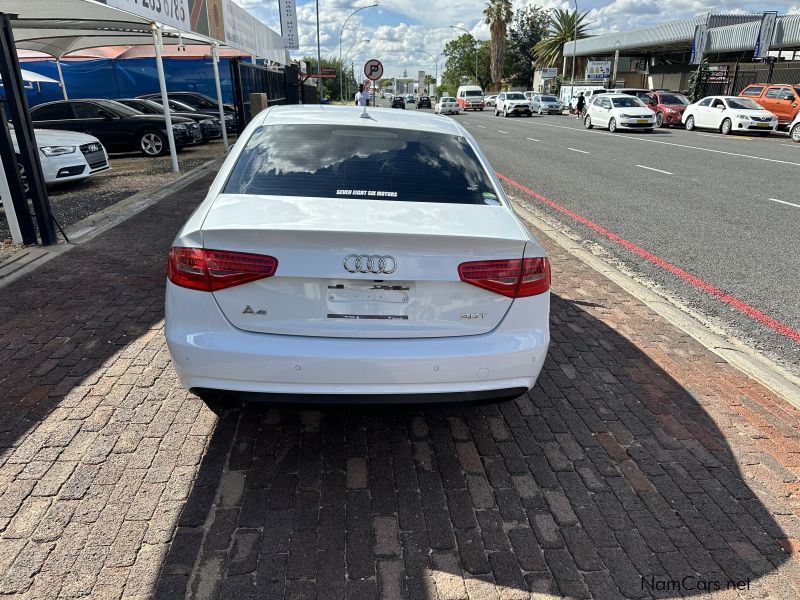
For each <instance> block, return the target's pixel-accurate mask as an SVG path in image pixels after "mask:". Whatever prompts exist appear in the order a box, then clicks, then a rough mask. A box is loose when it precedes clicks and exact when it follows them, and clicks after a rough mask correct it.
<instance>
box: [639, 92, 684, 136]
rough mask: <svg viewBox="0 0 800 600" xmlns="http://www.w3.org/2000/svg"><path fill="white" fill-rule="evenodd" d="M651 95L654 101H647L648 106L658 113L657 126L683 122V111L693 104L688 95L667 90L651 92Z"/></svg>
mask: <svg viewBox="0 0 800 600" xmlns="http://www.w3.org/2000/svg"><path fill="white" fill-rule="evenodd" d="M649 95H650V97H651V99H652V102H649V103H647V106H648V108H651V109H653V111H655V113H656V127H669V126H670V125H680V124H681V116H682V115H683V111H685V110H686V107H687V106H689V104H691V102H689V99H688V98H687V97H686V96H684V95H683V94H679V93H678V92H666V91H658V92H650V94H649ZM645 102H646V101H645Z"/></svg>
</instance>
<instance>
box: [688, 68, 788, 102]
mask: <svg viewBox="0 0 800 600" xmlns="http://www.w3.org/2000/svg"><path fill="white" fill-rule="evenodd" d="M731 66H732V67H733V69H732V70H733V72H732V73H731V72H730V70H731V69H730V68H729V70H728V72H727V73H726V74H724V75H723V74H720V73H719V72H718V71H717V72H712V73H710V74H709V75H708V77H707V78H706V80H705V81H703V82H701V87H700V97H703V96H727V95H730V96H735V95H737V94H739V92H741V91H742V90H743V89H744V88H746V87H747V86H748V85H750V84H753V83H788V84H796V83H797V82H800V64H798V63H797V62H790V63H766V64H765V63H742V64H740V63H736V64H735V65H731Z"/></svg>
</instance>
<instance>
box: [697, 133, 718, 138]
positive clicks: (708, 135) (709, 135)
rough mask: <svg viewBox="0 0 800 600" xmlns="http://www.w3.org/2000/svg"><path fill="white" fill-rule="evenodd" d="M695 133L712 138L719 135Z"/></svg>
mask: <svg viewBox="0 0 800 600" xmlns="http://www.w3.org/2000/svg"><path fill="white" fill-rule="evenodd" d="M697 135H700V136H703V137H713V138H715V137H719V136H716V135H714V134H713V133H698V134H697Z"/></svg>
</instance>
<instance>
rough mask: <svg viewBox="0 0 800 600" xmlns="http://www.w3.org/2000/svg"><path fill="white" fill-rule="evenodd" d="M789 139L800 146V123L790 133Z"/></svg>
mask: <svg viewBox="0 0 800 600" xmlns="http://www.w3.org/2000/svg"><path fill="white" fill-rule="evenodd" d="M789 137H790V138H791V140H792V141H793V142H794V143H796V144H800V123H798V124H797V125H795V126H794V127H792V130H791V131H790V132H789Z"/></svg>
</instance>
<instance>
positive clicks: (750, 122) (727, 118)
mask: <svg viewBox="0 0 800 600" xmlns="http://www.w3.org/2000/svg"><path fill="white" fill-rule="evenodd" d="M681 119H682V120H683V123H684V125H686V131H692V130H693V129H695V128H696V127H698V128H706V129H716V130H717V131H719V132H720V133H721V134H722V135H728V134H730V133H735V132H742V131H746V132H753V131H755V132H757V133H758V134H759V135H762V136H767V135H769V134H770V133H772V132H773V131H775V129H777V127H778V117H776V116H775V115H773V114H772V113H771V112H769V111H768V110H764V109H763V108H762V107H761V105H760V104H758V102H756V101H755V100H753V99H751V98H742V97H740V96H708V97H706V98H703V99H701V100H698V101H697V102H695V103H694V104H690V105H689V106H687V107H686V110H685V111H684V112H683V115H682V116H681Z"/></svg>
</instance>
